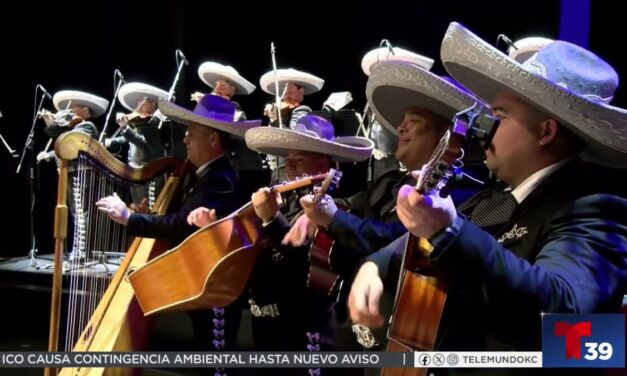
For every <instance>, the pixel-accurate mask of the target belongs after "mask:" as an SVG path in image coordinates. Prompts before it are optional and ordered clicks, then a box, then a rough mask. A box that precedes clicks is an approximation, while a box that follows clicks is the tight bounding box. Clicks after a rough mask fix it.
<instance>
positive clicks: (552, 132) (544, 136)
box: [538, 118, 559, 145]
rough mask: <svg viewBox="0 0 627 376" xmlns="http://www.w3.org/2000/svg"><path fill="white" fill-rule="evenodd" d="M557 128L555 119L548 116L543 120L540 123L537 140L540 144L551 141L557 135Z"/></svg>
mask: <svg viewBox="0 0 627 376" xmlns="http://www.w3.org/2000/svg"><path fill="white" fill-rule="evenodd" d="M558 128H559V124H558V123H557V121H556V120H555V119H552V118H548V119H546V120H543V121H542V122H541V123H540V133H539V135H538V141H539V143H540V145H547V144H549V143H551V142H553V140H555V137H556V135H557V130H558Z"/></svg>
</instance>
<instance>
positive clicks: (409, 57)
mask: <svg viewBox="0 0 627 376" xmlns="http://www.w3.org/2000/svg"><path fill="white" fill-rule="evenodd" d="M382 61H404V62H407V63H412V64H416V65H418V66H420V67H423V68H424V69H426V70H430V69H431V67H433V59H430V58H428V57H425V56H422V55H418V54H417V53H414V52H411V51H408V50H404V49H402V48H398V47H393V48H391V49H390V48H389V47H380V48H375V49H374V50H372V51H370V52H368V53H367V54H365V55H364V57H363V59H361V69H362V70H363V71H364V73H365V74H366V76H370V73H371V72H372V67H373V65H375V64H376V63H379V62H382Z"/></svg>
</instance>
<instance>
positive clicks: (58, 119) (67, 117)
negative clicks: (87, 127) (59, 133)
mask: <svg viewBox="0 0 627 376" xmlns="http://www.w3.org/2000/svg"><path fill="white" fill-rule="evenodd" d="M37 116H38V117H39V118H44V117H46V116H50V117H51V118H52V121H53V123H55V124H57V125H58V126H60V127H73V126H75V125H77V124H80V123H82V122H83V121H85V119H83V118H82V117H80V116H78V115H76V114H75V113H74V112H73V111H72V110H71V109H66V110H61V111H58V112H57V113H52V112H50V111H48V110H42V111H39V112H38V113H37ZM46 125H48V126H50V125H52V124H48V123H47V122H46Z"/></svg>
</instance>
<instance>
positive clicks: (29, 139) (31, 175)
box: [15, 86, 46, 269]
mask: <svg viewBox="0 0 627 376" xmlns="http://www.w3.org/2000/svg"><path fill="white" fill-rule="evenodd" d="M38 89H39V86H37V87H35V104H36V106H35V107H36V110H35V114H34V116H33V124H32V125H31V127H30V132H28V135H27V136H26V142H25V143H24V149H22V156H21V157H20V163H19V164H18V166H17V170H16V171H15V173H16V174H19V173H20V171H21V169H22V163H24V161H25V158H26V153H27V152H28V155H29V157H28V188H29V192H30V251H29V252H28V257H29V258H30V263H29V264H28V266H29V267H31V266H32V267H34V268H35V269H39V268H40V266H39V264H38V263H37V260H36V257H37V256H36V255H37V248H36V239H35V210H34V209H35V163H33V159H34V155H33V149H34V146H35V145H34V134H35V123H37V114H39V111H41V106H42V105H43V103H44V98H45V97H46V93H42V94H41V99H40V100H39V104H37V90H38Z"/></svg>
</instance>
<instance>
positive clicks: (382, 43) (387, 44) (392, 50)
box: [379, 39, 396, 56]
mask: <svg viewBox="0 0 627 376" xmlns="http://www.w3.org/2000/svg"><path fill="white" fill-rule="evenodd" d="M384 44H385V46H386V47H387V48H388V51H390V55H392V56H394V55H396V54H395V53H394V48H392V44H390V41H389V40H387V39H382V40H381V43H379V47H382V46H383V45H384Z"/></svg>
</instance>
